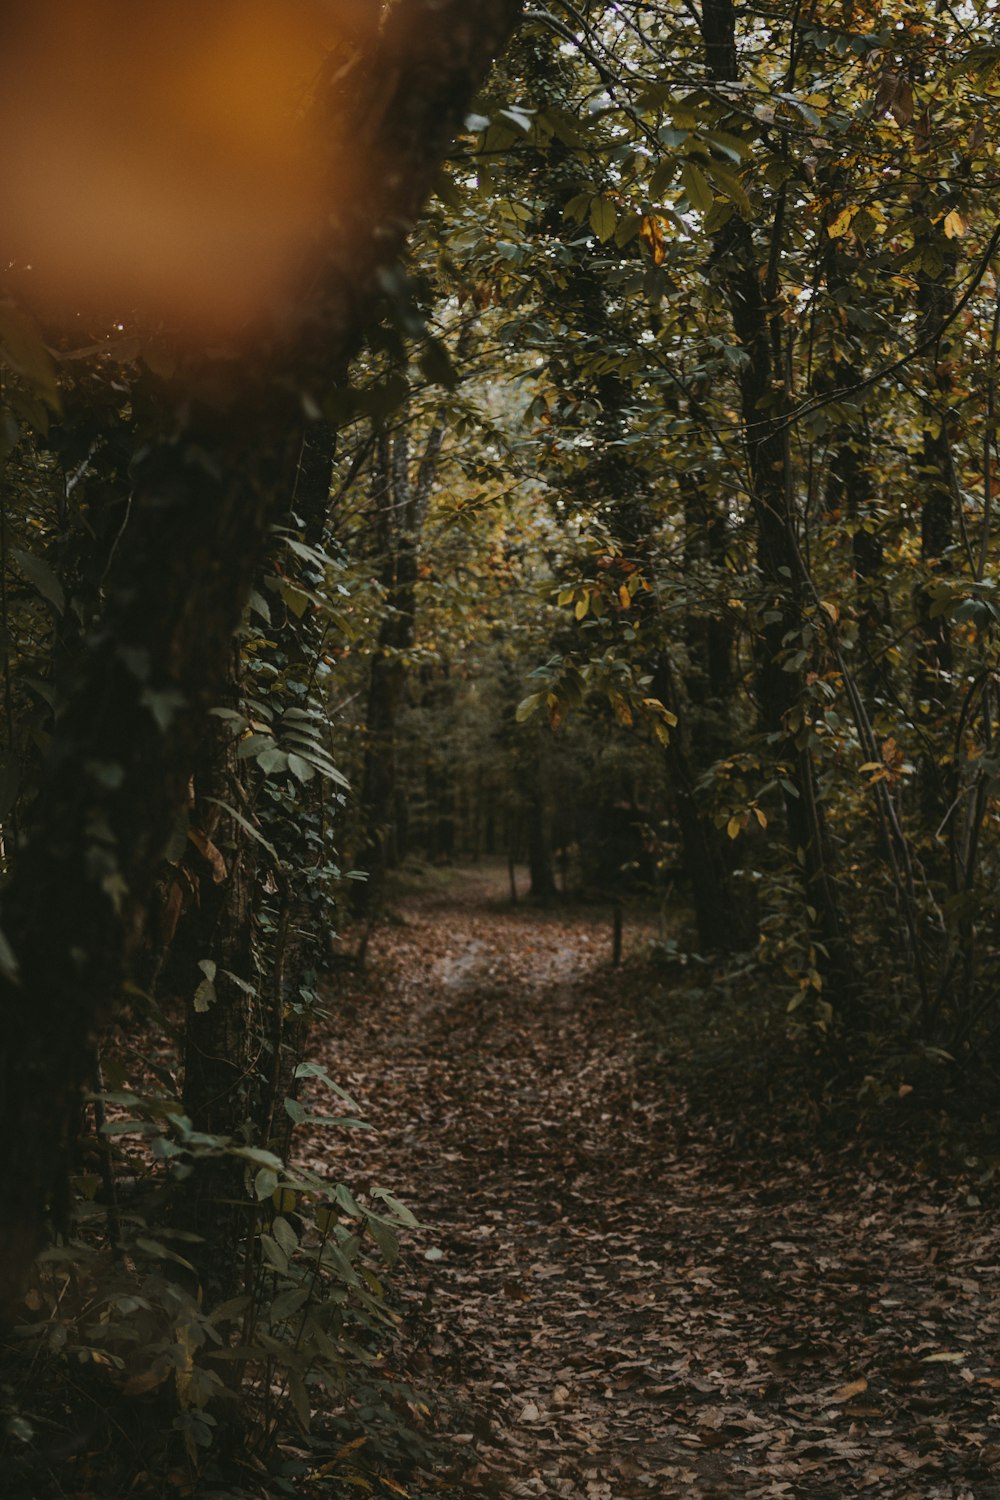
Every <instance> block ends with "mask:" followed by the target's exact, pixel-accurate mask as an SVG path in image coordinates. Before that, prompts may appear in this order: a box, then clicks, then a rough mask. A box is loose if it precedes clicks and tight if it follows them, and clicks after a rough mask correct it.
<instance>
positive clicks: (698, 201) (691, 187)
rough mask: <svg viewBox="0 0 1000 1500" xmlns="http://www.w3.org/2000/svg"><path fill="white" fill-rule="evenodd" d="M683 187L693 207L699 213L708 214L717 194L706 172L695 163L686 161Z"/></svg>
mask: <svg viewBox="0 0 1000 1500" xmlns="http://www.w3.org/2000/svg"><path fill="white" fill-rule="evenodd" d="M681 186H682V187H683V189H684V192H685V195H686V197H687V200H688V202H689V203H690V205H691V207H692V208H696V209H697V210H698V212H699V213H703V214H706V213H708V211H709V209H710V208H711V207H712V205H713V204H714V203H715V194H714V193H713V192H712V189H711V187H710V186H709V184H708V179H707V178H706V176H705V174H704V172H703V171H702V170H701V168H700V167H696V166H695V164H694V162H693V161H686V162H685V163H684V165H683V166H682V167H681Z"/></svg>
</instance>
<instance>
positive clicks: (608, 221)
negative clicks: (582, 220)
mask: <svg viewBox="0 0 1000 1500" xmlns="http://www.w3.org/2000/svg"><path fill="white" fill-rule="evenodd" d="M589 217H590V227H591V229H592V230H593V231H594V233H595V234H596V235H597V238H598V239H599V240H600V241H601V243H602V244H604V243H605V242H606V241H607V240H609V239H610V238H611V236H612V235H613V234H614V232H615V225H616V224H617V223H618V215H617V214H616V213H615V208H614V204H613V203H612V202H611V201H610V200H609V199H608V198H604V197H600V198H591V200H590V215H589Z"/></svg>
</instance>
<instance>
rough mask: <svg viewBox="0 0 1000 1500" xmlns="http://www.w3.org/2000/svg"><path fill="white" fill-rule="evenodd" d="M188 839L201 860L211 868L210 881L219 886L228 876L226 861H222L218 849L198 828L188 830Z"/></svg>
mask: <svg viewBox="0 0 1000 1500" xmlns="http://www.w3.org/2000/svg"><path fill="white" fill-rule="evenodd" d="M188 838H189V839H190V840H191V842H192V844H193V845H194V847H195V848H196V849H197V851H198V853H199V854H200V855H201V857H202V859H203V860H205V861H206V863H207V864H208V865H210V866H211V870H212V880H213V881H214V883H215V884H216V885H221V884H222V882H223V881H224V880H225V878H226V876H227V875H228V874H229V870H228V868H227V866H226V861H225V860H224V859H223V857H222V854H221V852H220V851H219V849H218V848H217V847H216V845H215V844H213V843H212V840H211V839H210V838H209V836H208V834H207V833H203V832H202V831H201V829H200V828H189V829H188Z"/></svg>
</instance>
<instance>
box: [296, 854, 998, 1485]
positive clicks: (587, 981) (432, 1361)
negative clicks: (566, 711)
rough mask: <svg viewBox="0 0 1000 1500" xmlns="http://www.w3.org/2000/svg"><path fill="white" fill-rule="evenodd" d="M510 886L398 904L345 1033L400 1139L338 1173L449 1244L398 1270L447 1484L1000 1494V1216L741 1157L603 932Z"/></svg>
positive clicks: (948, 1198)
mask: <svg viewBox="0 0 1000 1500" xmlns="http://www.w3.org/2000/svg"><path fill="white" fill-rule="evenodd" d="M501 897H502V884H501V883H500V878H499V877H497V878H494V877H493V876H492V875H489V874H486V875H479V876H475V875H467V876H465V877H463V878H462V880H461V881H460V882H458V884H457V885H456V886H454V887H452V888H449V889H447V890H445V891H443V892H442V893H441V894H440V895H439V896H437V897H435V896H427V895H425V896H420V897H412V898H409V899H407V900H405V901H403V902H401V903H400V911H401V913H402V916H403V925H400V926H395V927H390V928H387V929H386V930H385V932H384V933H382V934H380V935H379V937H378V939H377V941H376V943H375V944H374V946H373V952H372V957H371V961H370V967H369V970H368V972H367V974H366V975H365V976H364V977H363V978H361V979H355V980H352V981H351V983H350V985H349V986H348V987H347V992H346V994H345V995H343V996H342V997H341V998H339V999H338V1000H337V1001H336V1002H335V1014H334V1019H333V1021H332V1023H331V1034H330V1035H329V1037H328V1039H325V1040H324V1043H323V1049H324V1056H325V1057H326V1059H327V1061H328V1063H329V1066H330V1067H331V1069H332V1070H333V1071H334V1076H336V1077H338V1078H339V1079H341V1080H342V1081H343V1082H344V1083H345V1084H346V1085H347V1086H348V1087H349V1088H350V1089H351V1091H352V1092H353V1093H354V1094H355V1095H356V1096H358V1097H359V1099H360V1101H361V1102H362V1104H363V1106H364V1107H365V1108H366V1110H367V1113H368V1118H369V1119H370V1120H371V1121H372V1123H373V1124H374V1125H375V1126H376V1128H377V1132H378V1134H377V1136H375V1137H372V1136H369V1135H365V1136H364V1137H361V1136H360V1135H355V1136H354V1137H353V1138H352V1139H351V1140H350V1141H349V1142H348V1143H347V1146H346V1148H345V1159H344V1173H343V1175H344V1179H345V1180H346V1181H348V1182H351V1183H354V1184H356V1185H359V1186H364V1185H365V1184H366V1183H379V1184H382V1185H385V1186H389V1187H390V1188H392V1189H393V1190H394V1191H398V1193H399V1194H400V1196H402V1197H404V1198H405V1199H406V1200H407V1201H408V1202H409V1203H410V1204H411V1205H412V1206H414V1207H415V1209H416V1210H417V1212H418V1213H419V1214H420V1216H421V1218H422V1219H423V1221H424V1222H425V1224H426V1225H427V1226H428V1227H427V1229H426V1230H424V1231H421V1233H420V1234H419V1235H416V1236H415V1237H414V1241H413V1243H412V1245H411V1246H410V1247H409V1249H408V1252H407V1263H406V1264H405V1265H404V1266H403V1267H402V1268H401V1270H400V1272H399V1275H398V1281H399V1284H400V1287H401V1295H402V1297H403V1301H404V1304H405V1307H406V1309H407V1310H408V1316H407V1325H406V1326H407V1337H408V1340H409V1347H410V1350H411V1359H412V1360H413V1361H415V1363H416V1367H417V1369H418V1378H419V1379H421V1380H422V1381H423V1383H424V1384H425V1385H426V1386H427V1388H428V1389H429V1390H431V1391H432V1392H434V1393H435V1394H436V1395H437V1396H439V1397H440V1398H441V1399H442V1400H443V1401H444V1402H445V1405H446V1406H447V1407H448V1408H449V1409H450V1410H451V1411H452V1412H453V1413H455V1414H456V1415H454V1416H453V1417H452V1418H451V1422H452V1424H453V1430H452V1431H451V1441H452V1444H453V1446H454V1449H455V1451H456V1452H458V1453H460V1454H461V1455H462V1456H464V1457H465V1458H466V1459H467V1463H466V1464H465V1467H464V1478H463V1479H462V1480H461V1482H460V1483H459V1484H458V1486H457V1490H456V1489H452V1490H451V1491H450V1493H452V1494H454V1493H458V1494H460V1495H470V1496H472V1495H480V1494H484V1493H488V1492H491V1491H492V1492H493V1493H496V1492H497V1491H499V1493H501V1494H504V1495H511V1496H566V1497H573V1500H577V1497H581V1500H628V1497H633V1496H655V1497H675V1496H676V1497H682V1496H683V1497H705V1500H710V1497H723V1496H732V1497H736V1496H739V1497H744V1500H757V1497H764V1496H768V1497H770V1496H785V1497H796V1500H798V1497H814V1496H815V1497H827V1496H829V1497H831V1500H833V1497H836V1500H843V1497H845V1496H853V1495H862V1496H866V1497H887V1496H892V1497H894V1500H895V1497H898V1500H904V1497H913V1500H988V1497H994V1496H1000V1426H998V1425H997V1424H996V1415H997V1414H996V1409H995V1408H996V1396H997V1392H998V1390H1000V1369H998V1368H997V1353H998V1349H997V1327H998V1322H1000V1308H998V1303H997V1295H996V1294H997V1288H998V1284H1000V1264H998V1261H1000V1244H998V1240H997V1235H996V1215H995V1214H993V1213H992V1212H989V1213H988V1212H986V1211H985V1210H983V1209H980V1208H976V1207H974V1206H972V1207H970V1206H968V1205H967V1203H966V1194H967V1188H965V1187H963V1188H961V1189H959V1187H958V1185H957V1184H953V1183H948V1182H939V1183H929V1182H927V1181H923V1180H918V1179H916V1178H915V1177H913V1176H912V1175H907V1174H902V1175H901V1173H900V1169H899V1167H898V1165H897V1164H893V1165H889V1164H886V1166H885V1168H884V1170H883V1169H880V1168H879V1167H878V1165H877V1164H876V1165H875V1166H873V1165H872V1164H871V1163H870V1162H869V1163H868V1164H867V1165H860V1164H859V1161H858V1157H857V1153H851V1154H849V1155H846V1156H840V1157H834V1158H833V1159H832V1160H828V1161H822V1160H821V1161H819V1162H812V1163H810V1162H808V1161H806V1160H803V1159H802V1154H801V1153H799V1155H798V1156H795V1155H794V1154H789V1155H788V1157H787V1159H785V1160H783V1159H782V1157H781V1155H780V1154H777V1155H775V1156H774V1157H769V1158H768V1160H767V1161H763V1160H758V1161H754V1160H747V1159H744V1158H741V1157H739V1156H738V1155H736V1153H734V1152H733V1150H732V1148H731V1147H727V1146H726V1145H724V1144H723V1143H722V1141H721V1139H719V1138H717V1135H716V1132H715V1130H714V1129H713V1126H712V1122H711V1121H710V1120H709V1121H706V1120H704V1119H703V1118H701V1117H696V1116H694V1115H692V1114H691V1113H690V1111H689V1109H688V1105H687V1101H686V1098H685V1095H684V1079H683V1077H677V1078H673V1079H670V1078H669V1076H668V1078H667V1080H666V1082H664V1081H662V1079H661V1080H660V1081H659V1082H658V1083H657V1085H656V1087H655V1088H654V1087H651V1085H650V1083H649V1081H648V1080H649V1077H650V1069H649V1056H648V1040H647V1038H646V1037H645V1036H644V1034H643V1028H642V1026H641V1024H640V1023H639V1021H638V1020H637V1018H636V1016H635V1014H634V1013H633V1011H632V1009H631V1006H630V1004H629V1002H628V988H627V986H625V985H622V984H621V983H617V982H616V983H612V982H611V977H610V975H609V972H608V969H607V967H606V961H607V953H608V947H609V943H610V926H609V924H608V923H607V922H605V921H603V920H601V921H597V920H595V918H594V917H593V916H589V917H588V916H586V915H583V916H581V915H579V914H576V915H571V916H559V915H556V916H544V917H543V916H540V915H538V914H536V913H532V912H530V911H527V910H514V911H511V910H510V909H509V908H508V909H504V908H503V906H502V904H501ZM627 936H628V934H627ZM627 952H628V947H627V945H626V955H627ZM609 993H610V994H611V995H612V996H614V997H615V998H613V999H609V998H608V996H609ZM623 997H624V998H623ZM428 1253H429V1258H425V1256H426V1255H427V1254H428ZM428 1309H429V1311H428ZM455 1423H457V1426H455V1425H454V1424H455Z"/></svg>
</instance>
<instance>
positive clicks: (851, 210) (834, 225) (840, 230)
mask: <svg viewBox="0 0 1000 1500" xmlns="http://www.w3.org/2000/svg"><path fill="white" fill-rule="evenodd" d="M857 211H858V205H857V204H856V203H849V204H848V205H847V207H846V208H842V209H841V210H840V213H839V214H838V215H837V217H836V218H835V219H834V220H832V222H831V223H829V224H828V225H827V226H826V232H827V234H828V235H829V236H830V238H831V240H839V239H843V237H844V235H845V234H846V233H847V232H848V230H849V229H850V227H851V220H852V219H853V218H854V215H855V214H856V213H857Z"/></svg>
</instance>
